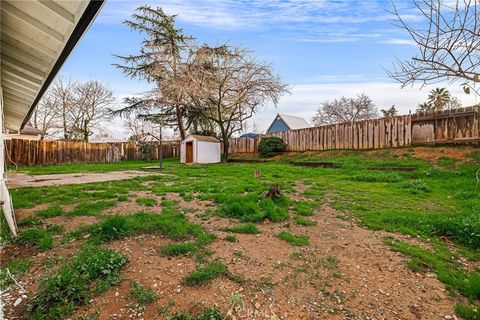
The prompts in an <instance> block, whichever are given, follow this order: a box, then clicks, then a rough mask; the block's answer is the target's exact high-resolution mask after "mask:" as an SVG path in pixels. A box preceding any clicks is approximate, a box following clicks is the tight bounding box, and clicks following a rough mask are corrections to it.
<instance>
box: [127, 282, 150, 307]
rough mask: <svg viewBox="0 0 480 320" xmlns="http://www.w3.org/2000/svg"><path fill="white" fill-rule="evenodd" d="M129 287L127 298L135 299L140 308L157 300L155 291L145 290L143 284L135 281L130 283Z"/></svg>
mask: <svg viewBox="0 0 480 320" xmlns="http://www.w3.org/2000/svg"><path fill="white" fill-rule="evenodd" d="M130 285H131V287H132V289H131V290H130V292H129V293H128V297H129V298H133V299H135V301H136V302H137V304H138V305H139V306H140V307H144V306H146V305H149V304H151V303H152V302H154V301H155V300H157V295H156V293H155V291H153V290H152V289H150V288H147V287H146V286H145V285H144V284H141V283H138V282H137V281H132V282H131V283H130Z"/></svg>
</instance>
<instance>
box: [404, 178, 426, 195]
mask: <svg viewBox="0 0 480 320" xmlns="http://www.w3.org/2000/svg"><path fill="white" fill-rule="evenodd" d="M403 188H404V189H405V190H407V191H408V192H410V193H411V194H422V193H428V192H431V191H432V188H430V186H428V185H427V184H426V183H425V182H424V181H423V180H410V181H407V182H405V183H404V184H403Z"/></svg>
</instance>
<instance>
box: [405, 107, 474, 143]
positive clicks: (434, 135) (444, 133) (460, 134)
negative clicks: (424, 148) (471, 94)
mask: <svg viewBox="0 0 480 320" xmlns="http://www.w3.org/2000/svg"><path fill="white" fill-rule="evenodd" d="M479 113H480V106H474V107H468V108H459V109H454V110H444V111H437V112H430V113H419V114H414V115H412V144H443V143H472V142H473V143H475V142H479V141H480V119H479Z"/></svg>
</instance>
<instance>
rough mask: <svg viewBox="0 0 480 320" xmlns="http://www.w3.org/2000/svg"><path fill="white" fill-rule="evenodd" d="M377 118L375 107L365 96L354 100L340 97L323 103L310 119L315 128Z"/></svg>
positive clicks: (359, 96) (362, 95)
mask: <svg viewBox="0 0 480 320" xmlns="http://www.w3.org/2000/svg"><path fill="white" fill-rule="evenodd" d="M376 117H378V111H377V108H376V107H375V105H374V104H373V102H372V99H370V98H369V97H368V96H367V95H365V94H361V95H358V96H357V97H356V98H346V97H341V98H339V99H335V100H333V101H325V102H324V103H322V104H321V105H320V107H319V108H318V110H317V113H316V114H315V116H314V117H313V119H312V122H313V123H314V124H315V125H316V126H321V125H328V124H335V123H345V122H350V123H351V122H355V121H359V120H368V119H373V118H376Z"/></svg>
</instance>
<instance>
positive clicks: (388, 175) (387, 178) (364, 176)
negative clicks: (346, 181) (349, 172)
mask: <svg viewBox="0 0 480 320" xmlns="http://www.w3.org/2000/svg"><path fill="white" fill-rule="evenodd" d="M352 180H354V181H360V182H398V181H401V180H402V176H401V175H400V174H399V173H397V172H388V171H367V172H363V173H360V174H357V175H354V176H353V177H352Z"/></svg>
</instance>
